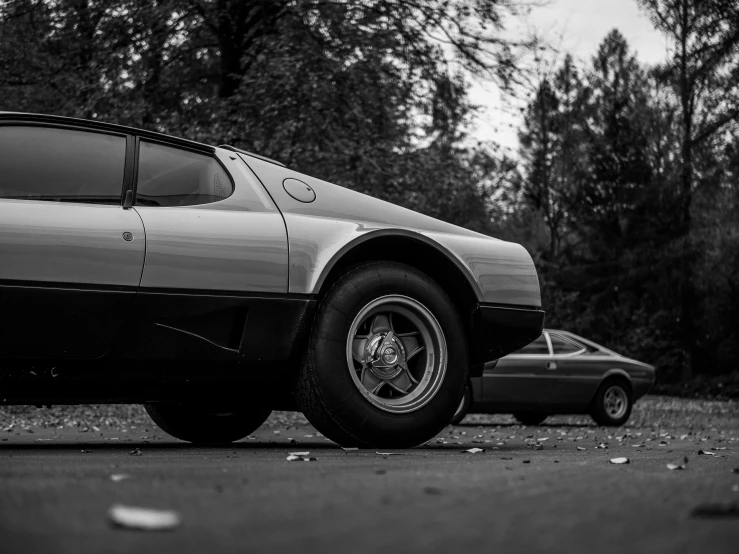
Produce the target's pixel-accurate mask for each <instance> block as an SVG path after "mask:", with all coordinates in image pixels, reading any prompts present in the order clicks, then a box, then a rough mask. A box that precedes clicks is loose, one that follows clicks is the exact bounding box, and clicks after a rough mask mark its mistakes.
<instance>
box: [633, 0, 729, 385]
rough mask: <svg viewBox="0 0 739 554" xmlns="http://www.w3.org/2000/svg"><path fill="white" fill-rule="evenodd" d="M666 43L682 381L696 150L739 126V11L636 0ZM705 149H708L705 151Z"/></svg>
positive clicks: (687, 371)
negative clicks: (676, 197)
mask: <svg viewBox="0 0 739 554" xmlns="http://www.w3.org/2000/svg"><path fill="white" fill-rule="evenodd" d="M638 1H639V4H640V6H641V7H642V9H643V10H644V11H645V12H646V13H647V15H648V16H649V17H650V19H651V20H652V23H653V24H654V26H655V27H656V28H657V29H658V30H660V31H661V32H663V33H664V34H665V35H666V36H667V37H668V38H669V39H670V41H671V49H670V52H669V60H668V62H667V63H666V64H665V65H664V67H662V68H661V74H662V78H663V79H664V80H665V81H666V82H669V83H670V84H671V85H672V87H673V90H674V91H675V95H676V96H677V98H678V101H679V106H680V115H681V118H680V131H681V141H680V166H681V174H680V219H679V222H678V228H677V229H676V231H677V235H678V236H679V238H680V240H681V246H682V251H683V252H682V260H681V283H680V289H681V299H680V305H681V313H680V322H681V327H682V337H681V339H682V341H683V344H684V351H685V358H686V359H685V360H684V363H683V378H689V377H690V375H691V374H692V372H693V370H694V366H695V364H696V359H695V349H696V328H695V318H696V311H697V307H696V302H697V299H696V296H695V288H694V282H693V281H694V276H693V258H694V255H695V251H694V245H693V243H692V239H691V228H692V213H691V209H692V203H693V196H694V189H695V167H694V162H695V160H694V158H695V152H696V149H698V148H701V147H704V146H707V144H708V143H710V142H711V141H712V140H713V139H715V138H716V137H717V136H718V135H719V133H721V132H724V131H725V130H727V129H728V128H730V127H731V126H735V125H736V124H737V121H739V6H738V5H737V4H736V2H735V1H734V0H638ZM707 147H708V146H707Z"/></svg>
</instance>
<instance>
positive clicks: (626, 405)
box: [590, 378, 633, 426]
mask: <svg viewBox="0 0 739 554" xmlns="http://www.w3.org/2000/svg"><path fill="white" fill-rule="evenodd" d="M632 404H633V400H632V395H631V387H630V386H629V384H628V382H627V381H626V380H625V379H621V378H610V379H607V380H606V381H604V382H603V384H601V386H600V388H598V392H596V393H595V398H594V399H593V405H592V407H591V412H590V413H591V415H592V417H593V419H594V420H595V422H596V423H597V424H598V425H607V426H619V425H623V424H624V423H626V421H627V420H628V419H629V416H630V415H631V407H632Z"/></svg>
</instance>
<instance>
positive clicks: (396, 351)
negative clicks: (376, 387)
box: [364, 331, 405, 379]
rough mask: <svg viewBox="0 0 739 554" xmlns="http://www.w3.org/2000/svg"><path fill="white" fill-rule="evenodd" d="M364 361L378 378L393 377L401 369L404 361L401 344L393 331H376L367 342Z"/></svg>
mask: <svg viewBox="0 0 739 554" xmlns="http://www.w3.org/2000/svg"><path fill="white" fill-rule="evenodd" d="M364 361H365V362H366V363H367V366H368V367H369V369H370V371H371V372H372V373H374V374H375V375H377V377H379V378H380V379H393V378H395V377H397V376H398V374H399V373H400V372H401V371H403V367H402V365H401V364H402V363H403V362H404V361H405V352H404V350H403V344H402V343H401V342H400V341H399V340H398V339H397V338H396V337H395V336H394V335H393V332H392V331H390V332H389V333H378V334H376V335H374V336H373V337H372V338H370V340H369V341H368V342H367V348H366V350H365V357H364Z"/></svg>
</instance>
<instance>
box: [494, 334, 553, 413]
mask: <svg viewBox="0 0 739 554" xmlns="http://www.w3.org/2000/svg"><path fill="white" fill-rule="evenodd" d="M551 363H552V352H551V347H550V345H549V337H548V335H547V333H546V332H545V333H542V335H541V336H540V337H539V338H538V339H536V340H535V341H533V342H532V343H530V344H528V345H527V346H525V347H523V348H522V349H520V350H518V351H516V352H514V353H513V354H509V355H508V356H505V357H503V358H501V359H500V360H499V361H498V363H497V365H496V366H495V367H493V368H492V369H486V370H485V371H484V372H483V378H482V386H483V395H484V403H485V404H486V405H489V406H490V407H492V408H494V409H496V410H499V411H506V410H513V409H520V408H521V407H526V406H528V405H529V404H532V403H535V404H549V403H551V402H552V386H553V384H552V382H551V379H550V370H549V369H548V367H551Z"/></svg>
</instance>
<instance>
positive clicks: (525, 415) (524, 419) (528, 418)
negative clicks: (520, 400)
mask: <svg viewBox="0 0 739 554" xmlns="http://www.w3.org/2000/svg"><path fill="white" fill-rule="evenodd" d="M548 415H549V414H541V413H538V412H518V413H515V414H513V417H515V418H516V420H517V421H518V422H519V423H521V424H523V425H541V424H542V423H543V422H544V420H545V419H546V418H547V417H548Z"/></svg>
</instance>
